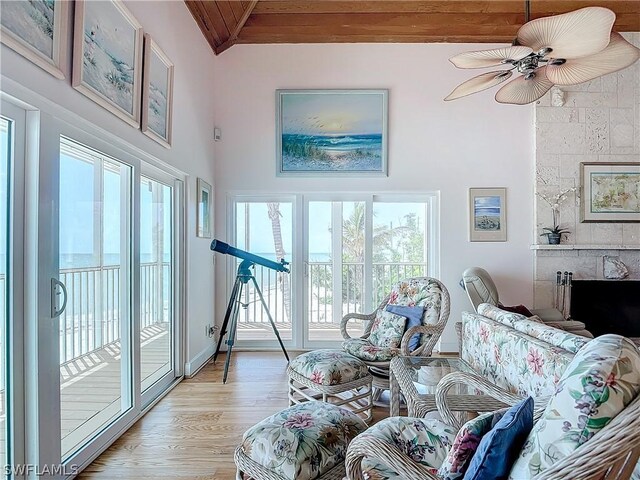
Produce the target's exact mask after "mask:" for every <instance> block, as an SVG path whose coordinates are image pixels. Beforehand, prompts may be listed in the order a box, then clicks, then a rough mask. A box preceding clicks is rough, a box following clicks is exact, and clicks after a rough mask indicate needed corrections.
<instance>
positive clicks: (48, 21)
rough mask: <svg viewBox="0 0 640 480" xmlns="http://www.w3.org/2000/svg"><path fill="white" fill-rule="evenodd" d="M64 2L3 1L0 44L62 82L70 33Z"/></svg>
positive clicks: (67, 8) (63, 0)
mask: <svg viewBox="0 0 640 480" xmlns="http://www.w3.org/2000/svg"><path fill="white" fill-rule="evenodd" d="M69 5H70V2H69V1H67V0H31V1H28V2H27V1H15V2H2V15H0V41H2V43H4V44H5V45H6V46H7V47H9V48H11V49H12V50H15V51H16V52H18V53H19V54H20V55H22V56H23V57H25V58H26V59H28V60H29V61H30V62H32V63H34V64H36V65H37V66H39V67H40V68H42V69H43V70H46V71H47V72H49V73H50V74H51V75H53V76H54V77H56V78H60V79H63V78H64V72H63V71H62V69H63V68H65V67H64V65H65V60H66V51H67V32H68V31H69Z"/></svg>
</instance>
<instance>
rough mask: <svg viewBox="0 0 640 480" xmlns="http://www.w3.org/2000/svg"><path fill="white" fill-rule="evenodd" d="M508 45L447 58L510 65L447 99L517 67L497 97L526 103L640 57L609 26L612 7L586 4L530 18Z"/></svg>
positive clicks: (465, 63)
mask: <svg viewBox="0 0 640 480" xmlns="http://www.w3.org/2000/svg"><path fill="white" fill-rule="evenodd" d="M525 12H526V15H525V16H526V20H527V23H525V24H524V25H522V27H520V30H518V34H517V37H516V39H515V40H514V41H513V44H512V45H511V46H510V47H504V48H496V49H492V50H480V51H475V52H466V53H461V54H459V55H456V56H454V57H451V58H450V59H449V60H450V61H451V63H453V64H454V65H455V66H456V67H458V68H488V67H498V66H503V67H507V68H505V69H500V70H493V71H491V72H487V73H483V74H481V75H478V76H477V77H473V78H471V79H469V80H467V81H466V82H464V83H462V84H460V85H458V86H457V87H456V88H455V89H454V90H453V91H452V92H451V93H450V94H449V95H448V96H447V97H446V98H445V100H455V99H457V98H461V97H466V96H467V95H471V94H472V93H477V92H481V91H483V90H486V89H488V88H491V87H493V86H496V85H499V84H501V83H503V82H505V81H507V80H508V79H509V78H511V77H512V76H513V74H514V72H517V73H519V74H520V76H519V77H518V78H516V79H515V80H512V81H511V82H509V83H507V84H506V85H504V86H503V87H502V88H501V89H500V90H498V92H497V93H496V97H495V98H496V101H497V102H500V103H511V104H515V105H525V104H527V103H531V102H535V101H536V100H538V99H539V98H540V97H542V96H543V95H544V94H545V93H547V91H548V90H549V89H550V88H551V87H553V86H554V85H575V84H578V83H582V82H587V81H589V80H593V79H594V78H597V77H600V76H602V75H606V74H608V73H613V72H615V71H617V70H622V69H623V68H626V67H628V66H629V65H631V64H633V63H634V62H635V61H636V60H638V58H640V49H638V48H636V47H635V46H633V45H631V44H630V43H629V42H627V41H626V40H625V39H624V38H623V37H622V35H620V34H619V33H617V32H613V31H612V30H611V29H612V27H613V23H614V22H615V19H616V14H615V13H613V12H612V11H611V10H609V9H608V8H603V7H586V8H581V9H579V10H575V11H573V12H569V13H564V14H561V15H555V16H552V17H544V18H538V19H535V20H531V21H529V1H526V2H525Z"/></svg>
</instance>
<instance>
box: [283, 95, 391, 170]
mask: <svg viewBox="0 0 640 480" xmlns="http://www.w3.org/2000/svg"><path fill="white" fill-rule="evenodd" d="M387 101H388V91H387V90H277V91H276V125H277V127H276V130H277V131H276V145H277V152H276V159H277V171H276V173H277V175H282V176H284V175H292V176H296V175H297V176H331V175H333V176H356V177H362V176H380V175H382V176H385V175H387Z"/></svg>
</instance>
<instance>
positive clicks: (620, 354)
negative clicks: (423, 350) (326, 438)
mask: <svg viewBox="0 0 640 480" xmlns="http://www.w3.org/2000/svg"><path fill="white" fill-rule="evenodd" d="M457 384H465V385H470V386H472V387H474V388H476V389H478V390H480V391H482V392H483V393H485V395H484V396H483V395H478V396H476V397H473V399H472V400H470V401H469V402H470V403H469V405H468V406H466V407H465V408H467V409H468V410H469V411H477V412H483V411H486V410H487V408H486V406H484V405H483V397H484V398H486V396H487V395H489V396H491V397H493V398H495V399H498V400H500V401H501V402H504V403H506V404H509V405H513V404H516V403H518V402H520V400H521V398H520V397H519V396H517V395H515V394H513V393H508V392H507V391H505V390H502V389H501V388H499V387H497V386H495V385H493V384H491V383H489V382H488V381H487V380H485V379H484V378H482V377H480V376H479V375H476V374H470V373H464V372H454V373H451V374H449V375H447V376H446V377H444V378H443V380H441V382H440V383H439V384H438V387H437V389H436V402H437V405H438V410H439V412H440V414H441V416H442V418H443V420H444V421H440V420H435V419H422V418H407V417H391V418H387V419H385V420H382V421H381V422H379V423H377V424H376V425H374V426H373V427H371V428H369V429H368V430H366V431H365V432H363V433H361V434H360V435H358V436H357V437H356V438H355V439H354V440H353V441H352V442H351V444H350V445H349V448H348V451H347V460H346V469H347V476H348V479H349V480H363V479H364V480H401V479H408V478H411V479H414V480H459V479H462V478H463V477H465V478H467V476H466V474H467V473H469V472H467V471H466V470H467V469H468V468H469V466H470V465H471V464H472V463H473V461H472V457H474V455H475V454H476V451H480V450H482V448H478V447H479V445H480V444H481V442H482V439H483V438H484V435H486V434H487V433H488V432H489V431H490V430H491V428H492V426H493V424H494V423H495V421H496V418H499V416H500V415H502V411H499V412H487V413H483V414H481V415H480V416H478V417H476V418H474V419H473V420H470V421H468V422H467V423H465V424H464V425H460V422H459V421H458V417H457V416H455V415H454V414H453V413H452V412H451V411H450V409H449V408H448V406H447V400H446V399H447V392H448V390H449V389H450V388H452V387H453V386H455V385H457ZM639 393H640V352H639V351H638V349H637V348H636V347H635V345H634V344H633V343H632V342H631V341H630V340H628V339H626V338H624V337H621V336H619V335H604V336H601V337H598V338H596V339H595V340H592V341H590V342H588V343H587V344H585V345H584V346H583V347H582V348H581V349H580V351H579V352H578V353H577V354H576V356H575V357H574V358H573V360H572V361H571V363H570V364H569V366H568V367H567V369H566V370H565V371H564V373H563V374H562V377H561V378H560V380H559V383H558V386H557V389H556V391H555V393H554V394H553V395H551V396H550V397H540V398H538V399H535V406H534V409H533V428H532V429H531V430H528V431H527V432H525V434H524V435H525V436H526V438H525V436H523V437H522V442H521V443H520V444H519V445H516V448H515V450H513V451H509V449H508V448H507V449H504V445H502V446H501V447H502V448H501V449H499V455H501V456H508V457H509V458H510V460H511V461H509V462H508V464H507V467H506V468H507V469H506V472H507V473H505V474H504V476H501V477H500V478H508V479H509V480H565V479H580V480H628V479H630V478H634V477H632V472H633V470H634V467H636V465H637V463H638V458H639V457H640V434H639V433H640V395H639ZM529 428H531V427H529ZM473 460H476V459H475V458H473ZM471 478H481V477H476V476H472V477H471Z"/></svg>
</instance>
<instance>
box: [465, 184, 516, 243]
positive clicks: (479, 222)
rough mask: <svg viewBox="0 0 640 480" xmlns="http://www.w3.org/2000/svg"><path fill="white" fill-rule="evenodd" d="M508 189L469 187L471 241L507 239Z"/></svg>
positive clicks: (501, 240)
mask: <svg viewBox="0 0 640 480" xmlns="http://www.w3.org/2000/svg"><path fill="white" fill-rule="evenodd" d="M506 200H507V189H506V188H470V189H469V241H471V242H506V241H507V204H506Z"/></svg>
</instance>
